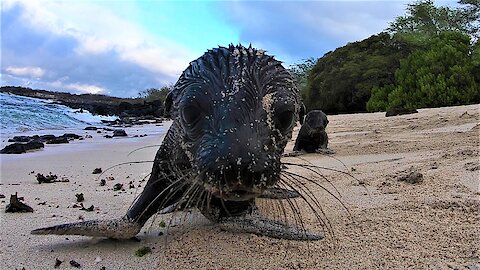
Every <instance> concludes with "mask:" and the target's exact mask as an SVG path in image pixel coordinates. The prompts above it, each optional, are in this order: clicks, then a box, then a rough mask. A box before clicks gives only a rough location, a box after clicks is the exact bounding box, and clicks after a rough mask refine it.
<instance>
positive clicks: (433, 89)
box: [291, 0, 480, 113]
mask: <svg viewBox="0 0 480 270" xmlns="http://www.w3.org/2000/svg"><path fill="white" fill-rule="evenodd" d="M479 22H480V1H479V0H463V1H460V2H459V5H458V7H455V8H450V7H436V6H434V4H433V1H430V0H424V1H420V2H416V3H413V4H410V5H408V7H407V14H406V15H405V16H401V17H398V18H396V19H395V21H393V22H392V23H391V24H390V26H389V28H387V29H386V30H385V31H384V32H382V33H379V34H377V35H373V36H371V37H369V38H367V39H365V40H362V41H358V42H353V43H349V44H347V45H346V46H344V47H341V48H338V49H336V50H335V51H333V52H329V53H327V54H325V55H324V56H323V57H321V58H319V59H318V60H316V61H314V60H312V59H309V60H307V61H305V62H304V63H301V64H298V65H295V66H293V67H292V68H291V71H292V73H293V75H294V76H295V77H296V78H297V80H298V86H299V88H300V91H301V94H302V97H303V100H304V103H305V105H306V106H307V110H312V109H322V110H324V111H325V112H327V113H345V112H362V111H367V110H368V111H383V110H386V109H391V108H422V107H437V106H449V105H460V104H470V103H479V102H480V48H479V41H478V40H479V27H480V23H479ZM312 63H314V64H312Z"/></svg>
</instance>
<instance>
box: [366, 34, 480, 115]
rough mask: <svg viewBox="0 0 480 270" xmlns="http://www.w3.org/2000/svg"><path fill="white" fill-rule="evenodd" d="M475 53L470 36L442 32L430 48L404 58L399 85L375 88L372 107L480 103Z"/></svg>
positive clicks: (370, 103) (398, 78)
mask: <svg viewBox="0 0 480 270" xmlns="http://www.w3.org/2000/svg"><path fill="white" fill-rule="evenodd" d="M474 55H475V54H473V46H470V39H469V37H468V36H467V35H465V34H463V33H460V32H444V33H441V34H439V35H438V36H436V37H435V38H433V39H432V40H430V41H429V42H428V48H427V49H424V50H417V51H415V52H413V53H412V54H411V55H410V56H408V57H407V58H406V59H405V60H402V61H401V64H400V68H399V69H398V70H397V71H396V73H395V84H390V85H386V86H384V87H376V88H374V89H373V91H372V97H371V98H370V100H369V102H368V104H367V108H368V110H369V111H379V110H386V109H392V108H409V109H411V108H422V107H439V106H450V105H460V104H468V103H473V102H479V101H480V100H479V93H480V89H479V87H478V86H479V82H478V78H475V76H474V69H475V65H474V64H473V59H472V58H473V56H474ZM477 69H478V66H477ZM476 79H477V81H476Z"/></svg>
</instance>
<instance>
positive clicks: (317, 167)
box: [282, 162, 361, 183]
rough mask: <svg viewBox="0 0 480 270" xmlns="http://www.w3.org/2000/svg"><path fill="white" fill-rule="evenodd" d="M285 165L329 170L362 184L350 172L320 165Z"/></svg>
mask: <svg viewBox="0 0 480 270" xmlns="http://www.w3.org/2000/svg"><path fill="white" fill-rule="evenodd" d="M282 164H283V165H291V166H297V167H303V168H305V167H311V168H315V169H319V170H327V171H332V172H338V173H341V174H345V175H348V176H350V177H351V178H353V179H355V180H357V181H358V182H359V183H361V181H360V180H359V179H358V178H356V177H355V176H353V175H352V174H351V173H349V172H345V171H342V170H337V169H333V168H327V167H322V166H318V165H314V164H311V163H310V164H296V163H291V162H282Z"/></svg>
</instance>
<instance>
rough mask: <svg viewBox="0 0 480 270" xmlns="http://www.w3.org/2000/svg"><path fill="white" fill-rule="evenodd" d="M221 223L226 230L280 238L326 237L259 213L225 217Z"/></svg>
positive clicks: (313, 238) (298, 239)
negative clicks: (267, 217) (264, 216)
mask: <svg viewBox="0 0 480 270" xmlns="http://www.w3.org/2000/svg"><path fill="white" fill-rule="evenodd" d="M219 225H220V228H221V229H222V230H224V231H230V232H242V233H253V234H256V235H261V236H268V237H272V238H278V239H287V240H297V241H306V240H310V241H316V240H321V239H323V238H324V237H325V236H324V235H323V234H322V233H318V234H315V233H311V232H308V231H306V230H303V229H301V228H298V227H296V226H292V225H288V224H285V223H283V222H279V221H275V220H271V219H266V218H263V217H261V216H258V215H245V216H234V217H224V218H222V219H221V220H220V222H219Z"/></svg>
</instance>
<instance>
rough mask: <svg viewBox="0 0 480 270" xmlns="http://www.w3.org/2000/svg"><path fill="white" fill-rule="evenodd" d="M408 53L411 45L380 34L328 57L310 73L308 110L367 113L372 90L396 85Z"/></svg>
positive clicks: (307, 94)
mask: <svg viewBox="0 0 480 270" xmlns="http://www.w3.org/2000/svg"><path fill="white" fill-rule="evenodd" d="M409 53H410V48H409V46H408V44H406V43H403V42H397V41H396V40H393V39H392V38H391V37H390V35H389V34H387V33H380V34H378V35H374V36H371V37H369V38H367V39H365V40H362V41H359V42H354V43H349V44H347V45H346V46H344V47H341V48H338V49H336V50H335V51H333V52H329V53H327V54H325V55H324V56H323V57H322V58H320V59H318V61H317V63H316V64H315V66H314V67H313V69H312V70H311V72H310V73H309V76H308V79H307V87H306V88H305V89H304V91H303V93H302V96H303V97H304V102H305V105H306V106H307V110H312V109H322V110H324V111H325V112H327V113H339V112H359V111H365V110H366V103H367V101H368V99H369V98H370V91H371V89H372V88H373V87H382V86H384V85H388V84H391V83H393V81H394V74H395V70H396V69H397V68H398V67H399V66H400V59H402V58H404V57H406V56H407V55H408V54H409Z"/></svg>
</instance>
